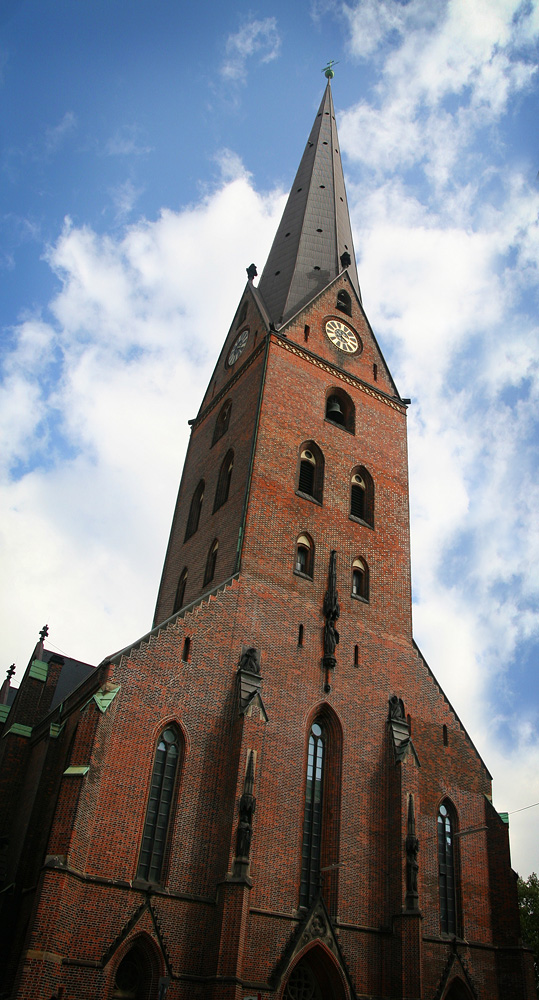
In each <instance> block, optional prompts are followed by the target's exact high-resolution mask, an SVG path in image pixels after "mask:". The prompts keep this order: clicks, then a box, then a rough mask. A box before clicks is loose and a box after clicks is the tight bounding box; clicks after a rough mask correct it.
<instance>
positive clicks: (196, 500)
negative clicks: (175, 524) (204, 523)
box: [184, 479, 205, 542]
mask: <svg viewBox="0 0 539 1000" xmlns="http://www.w3.org/2000/svg"><path fill="white" fill-rule="evenodd" d="M204 486H205V483H204V480H203V479H201V480H200V482H199V484H198V486H197V488H196V490H195V492H194V493H193V499H192V500H191V506H190V508H189V517H188V518H187V527H186V529H185V538H184V541H185V542H186V541H187V539H188V538H191V535H194V533H195V531H196V530H197V528H198V522H199V520H200V511H201V510H202V501H203V499H204Z"/></svg>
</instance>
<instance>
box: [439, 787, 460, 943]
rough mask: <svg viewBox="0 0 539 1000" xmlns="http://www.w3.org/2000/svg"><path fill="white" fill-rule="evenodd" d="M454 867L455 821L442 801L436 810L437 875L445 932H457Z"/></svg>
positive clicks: (441, 924)
mask: <svg viewBox="0 0 539 1000" xmlns="http://www.w3.org/2000/svg"><path fill="white" fill-rule="evenodd" d="M455 867H456V866H455V822H454V818H453V816H452V810H451V809H450V807H449V804H448V803H446V802H442V804H441V806H440V809H439V811H438V876H439V889H440V927H441V930H442V932H444V933H445V934H456V933H457V892H456V888H457V887H456V871H455Z"/></svg>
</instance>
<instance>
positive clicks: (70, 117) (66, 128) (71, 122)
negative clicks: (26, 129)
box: [45, 111, 77, 153]
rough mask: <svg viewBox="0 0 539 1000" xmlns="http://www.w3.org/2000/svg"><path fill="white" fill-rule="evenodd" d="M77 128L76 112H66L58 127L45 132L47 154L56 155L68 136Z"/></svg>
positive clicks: (52, 127)
mask: <svg viewBox="0 0 539 1000" xmlns="http://www.w3.org/2000/svg"><path fill="white" fill-rule="evenodd" d="M76 127H77V116H76V114H75V113H74V111H66V113H65V115H64V117H63V118H62V120H61V121H60V122H58V125H54V126H51V127H49V128H47V130H46V132H45V150H46V152H47V153H55V152H56V150H57V149H58V147H59V146H60V145H61V143H62V142H63V140H64V138H65V136H66V135H69V133H70V132H72V131H73V130H74V129H75V128H76Z"/></svg>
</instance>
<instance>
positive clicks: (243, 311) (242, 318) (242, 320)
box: [236, 299, 249, 328]
mask: <svg viewBox="0 0 539 1000" xmlns="http://www.w3.org/2000/svg"><path fill="white" fill-rule="evenodd" d="M248 307H249V302H248V301H247V299H245V302H244V303H243V305H242V307H241V309H240V313H239V316H238V320H237V323H236V328H237V327H238V326H241V324H242V323H245V320H246V318H247V309H248Z"/></svg>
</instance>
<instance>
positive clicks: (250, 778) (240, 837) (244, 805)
mask: <svg viewBox="0 0 539 1000" xmlns="http://www.w3.org/2000/svg"><path fill="white" fill-rule="evenodd" d="M254 783H255V759H254V753H253V751H252V750H251V751H250V752H249V759H248V762H247V770H246V772H245V780H244V782H243V792H242V795H241V798H240V803H239V814H240V818H239V822H238V829H237V831H236V859H235V862H234V873H235V874H236V875H242V874H246V872H245V871H244V869H245V868H246V866H247V865H248V862H249V854H250V851H251V839H252V836H253V816H254V814H255V809H256V799H255V796H254V794H253V791H254Z"/></svg>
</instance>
